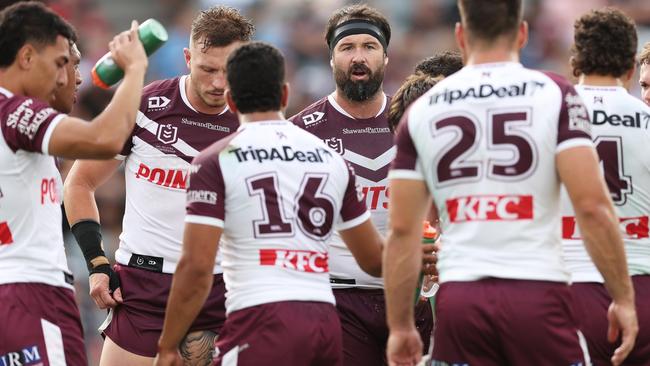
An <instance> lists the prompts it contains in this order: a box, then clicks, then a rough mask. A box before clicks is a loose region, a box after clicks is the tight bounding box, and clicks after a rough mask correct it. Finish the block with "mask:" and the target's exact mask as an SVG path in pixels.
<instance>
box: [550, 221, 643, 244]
mask: <svg viewBox="0 0 650 366" xmlns="http://www.w3.org/2000/svg"><path fill="white" fill-rule="evenodd" d="M618 222H619V223H618V227H619V231H620V232H621V235H622V236H623V239H645V238H649V237H650V230H649V228H648V226H649V225H648V223H649V222H650V220H649V218H648V216H639V217H619V218H618ZM562 239H573V240H581V239H582V236H581V234H580V229H579V228H578V224H577V222H576V218H575V217H573V216H564V217H562Z"/></svg>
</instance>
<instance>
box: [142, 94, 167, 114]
mask: <svg viewBox="0 0 650 366" xmlns="http://www.w3.org/2000/svg"><path fill="white" fill-rule="evenodd" d="M170 102H171V100H170V99H169V98H167V97H162V96H161V97H149V99H148V104H147V111H161V110H163V109H165V108H166V107H167V106H168V105H169V103H170Z"/></svg>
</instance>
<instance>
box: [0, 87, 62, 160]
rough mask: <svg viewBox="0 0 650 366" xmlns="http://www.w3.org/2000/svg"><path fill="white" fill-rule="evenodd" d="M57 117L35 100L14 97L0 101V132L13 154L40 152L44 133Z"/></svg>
mask: <svg viewBox="0 0 650 366" xmlns="http://www.w3.org/2000/svg"><path fill="white" fill-rule="evenodd" d="M58 115H60V113H59V112H57V111H55V110H54V109H52V108H50V106H49V105H47V104H45V103H43V102H41V101H39V100H37V99H32V98H27V97H23V96H17V95H16V96H13V97H11V98H6V99H2V100H0V130H2V136H3V137H4V139H5V141H6V142H7V145H8V146H9V148H10V149H11V151H13V152H16V151H18V150H25V151H31V152H41V145H42V144H43V137H44V136H45V131H47V128H48V127H49V126H50V123H52V120H54V118H56V117H57V116H58ZM45 153H47V151H46V152H45Z"/></svg>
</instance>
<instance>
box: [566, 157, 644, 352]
mask: <svg viewBox="0 0 650 366" xmlns="http://www.w3.org/2000/svg"><path fill="white" fill-rule="evenodd" d="M556 159H557V169H558V173H559V176H560V179H561V180H562V182H563V183H564V185H565V187H566V190H567V192H568V194H569V197H570V198H571V203H572V204H573V208H574V210H575V215H576V220H577V221H578V226H579V227H580V232H581V233H582V238H583V241H584V243H585V247H586V248H587V251H588V252H589V255H590V256H591V259H592V260H593V262H594V264H595V265H596V267H597V268H598V271H600V273H601V274H602V276H603V278H604V279H605V287H606V288H607V291H609V294H610V295H611V297H612V299H613V302H612V306H611V307H610V310H609V314H608V318H609V321H610V328H609V330H608V339H609V340H610V341H611V342H614V341H615V340H616V339H618V332H619V330H621V331H622V333H623V342H622V344H621V346H620V347H619V348H617V349H616V351H615V353H614V356H613V357H612V362H613V363H614V364H615V365H618V364H620V363H621V362H622V361H623V360H624V359H625V357H626V356H627V355H628V353H629V352H630V351H631V350H632V348H633V346H634V341H635V338H636V334H637V332H638V325H637V318H636V311H635V306H634V289H633V287H632V282H631V280H630V276H629V274H628V270H627V261H626V258H625V250H624V247H623V240H622V239H621V235H620V233H619V229H618V219H617V216H616V213H615V211H614V207H613V205H612V202H611V199H610V196H609V192H608V191H607V186H606V185H605V182H604V180H603V176H602V173H601V172H600V168H599V163H598V157H597V155H596V152H595V151H594V149H593V148H592V147H587V146H579V147H573V148H569V149H566V150H564V151H561V152H560V153H558V154H557V156H556Z"/></svg>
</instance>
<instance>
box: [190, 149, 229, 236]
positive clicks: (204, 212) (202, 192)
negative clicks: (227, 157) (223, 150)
mask: <svg viewBox="0 0 650 366" xmlns="http://www.w3.org/2000/svg"><path fill="white" fill-rule="evenodd" d="M225 198H226V197H225V184H224V180H223V175H222V173H221V168H220V166H219V155H212V154H210V151H209V150H204V151H203V152H202V153H201V154H199V155H198V156H197V157H196V158H195V159H194V160H193V161H192V165H191V166H190V171H189V185H188V187H187V207H186V216H185V222H190V223H195V224H204V225H211V226H217V227H220V228H223V227H224V219H225Z"/></svg>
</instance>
